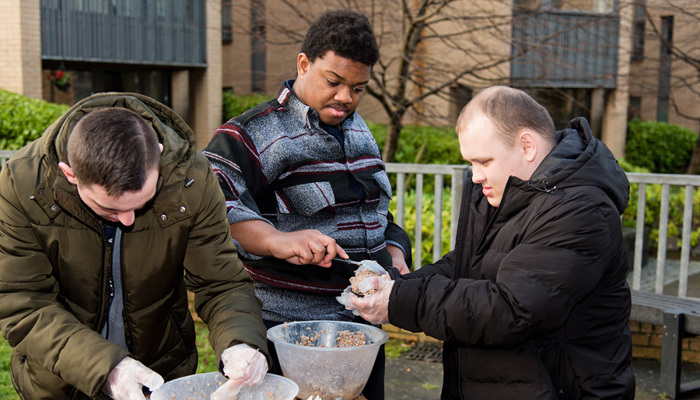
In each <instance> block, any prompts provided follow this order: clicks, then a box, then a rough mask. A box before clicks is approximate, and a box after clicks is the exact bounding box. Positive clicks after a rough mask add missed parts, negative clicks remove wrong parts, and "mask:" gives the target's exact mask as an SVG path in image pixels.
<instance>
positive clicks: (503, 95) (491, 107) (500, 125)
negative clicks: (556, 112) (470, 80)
mask: <svg viewBox="0 0 700 400" xmlns="http://www.w3.org/2000/svg"><path fill="white" fill-rule="evenodd" d="M477 111H479V112H481V113H483V114H484V115H485V116H486V117H487V118H488V119H489V121H491V123H492V124H493V126H494V127H495V128H496V131H497V134H498V136H499V137H500V138H501V139H502V140H503V143H505V144H506V145H508V146H513V145H515V138H516V136H517V135H518V133H519V132H520V131H522V130H523V129H531V130H533V131H535V132H537V133H539V134H540V135H541V136H542V137H543V138H544V139H545V140H546V141H547V143H549V144H550V145H552V146H554V144H555V139H554V133H555V130H554V121H552V117H551V116H550V115H549V112H547V109H546V108H544V107H543V106H542V105H540V104H539V103H538V102H537V101H535V99H533V98H532V97H530V95H528V94H527V93H525V92H523V91H522V90H518V89H514V88H511V87H508V86H493V87H490V88H488V89H484V90H482V91H481V92H479V93H478V94H477V95H476V96H474V98H473V99H472V100H471V101H470V102H469V103H468V104H467V105H466V106H465V107H464V108H463V109H462V112H461V113H460V114H459V118H458V119H457V133H458V134H459V131H460V130H461V129H462V127H463V124H465V123H467V122H468V121H469V119H470V118H471V117H472V116H474V113H475V112H477Z"/></svg>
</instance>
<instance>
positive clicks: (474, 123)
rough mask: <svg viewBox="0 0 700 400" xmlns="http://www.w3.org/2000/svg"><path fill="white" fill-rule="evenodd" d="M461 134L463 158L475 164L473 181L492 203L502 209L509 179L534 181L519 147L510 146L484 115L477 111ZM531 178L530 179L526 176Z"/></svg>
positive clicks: (460, 141) (460, 144) (460, 145)
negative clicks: (513, 177)
mask: <svg viewBox="0 0 700 400" xmlns="http://www.w3.org/2000/svg"><path fill="white" fill-rule="evenodd" d="M465 122H466V123H465V124H464V126H462V130H461V132H460V134H459V148H460V151H461V152H462V157H464V159H465V160H467V161H469V162H470V163H471V164H472V173H473V176H472V181H473V182H474V183H475V184H481V185H482V187H483V193H484V196H486V197H487V199H488V202H489V204H491V205H492V206H494V207H498V206H499V205H500V204H501V199H502V197H503V191H504V190H505V188H506V183H507V182H508V178H509V177H510V176H511V175H512V176H516V177H518V178H521V179H529V178H530V173H531V172H530V168H531V166H530V165H528V163H527V161H526V158H525V155H524V154H523V152H522V151H520V150H519V147H518V146H514V147H509V146H507V145H506V144H505V143H504V142H503V139H501V138H500V137H499V136H497V134H496V128H495V127H494V126H493V124H492V123H491V121H490V120H489V119H488V118H487V117H486V116H485V115H483V114H482V113H480V112H475V115H473V116H472V117H471V118H469V119H468V120H467V121H465ZM525 175H527V176H525Z"/></svg>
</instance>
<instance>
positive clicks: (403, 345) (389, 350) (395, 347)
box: [384, 339, 416, 359]
mask: <svg viewBox="0 0 700 400" xmlns="http://www.w3.org/2000/svg"><path fill="white" fill-rule="evenodd" d="M414 347H416V342H406V341H405V340H399V339H389V340H388V341H387V342H386V344H385V345H384V354H386V358H387V359H391V358H399V357H401V355H402V354H403V353H405V352H407V351H409V350H411V349H413V348H414Z"/></svg>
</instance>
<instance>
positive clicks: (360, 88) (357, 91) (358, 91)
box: [353, 86, 365, 93]
mask: <svg viewBox="0 0 700 400" xmlns="http://www.w3.org/2000/svg"><path fill="white" fill-rule="evenodd" d="M353 90H354V91H355V92H356V93H362V92H364V91H365V88H364V86H363V87H357V86H355V87H354V88H353Z"/></svg>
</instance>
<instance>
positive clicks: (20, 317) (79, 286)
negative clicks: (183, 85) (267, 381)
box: [0, 93, 267, 400]
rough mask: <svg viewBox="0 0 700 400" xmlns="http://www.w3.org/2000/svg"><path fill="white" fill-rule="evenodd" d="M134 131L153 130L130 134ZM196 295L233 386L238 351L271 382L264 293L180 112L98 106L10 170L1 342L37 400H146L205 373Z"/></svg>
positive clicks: (109, 103)
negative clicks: (144, 390) (243, 259)
mask: <svg viewBox="0 0 700 400" xmlns="http://www.w3.org/2000/svg"><path fill="white" fill-rule="evenodd" d="M104 109H108V110H110V111H109V112H104ZM113 110H117V111H114V112H112V111H113ZM125 110H131V111H133V112H131V111H125ZM93 113H94V115H93ZM134 113H135V114H134ZM103 114H104V116H103ZM127 114H133V115H136V118H133V115H127ZM90 115H93V117H94V116H97V115H100V117H99V118H97V117H95V118H88V116H90ZM123 116H125V117H124V118H122V117H123ZM139 116H140V117H139ZM110 118H111V119H110ZM127 120H128V121H127ZM88 121H89V123H88ZM125 121H126V122H125ZM139 121H140V122H139ZM79 122H80V124H79ZM83 122H84V123H83ZM144 122H145V123H144ZM90 124H91V125H90ZM130 124H131V125H130ZM139 124H141V125H139ZM122 125H123V126H122ZM76 126H78V128H76ZM132 126H136V127H135V128H133V130H135V131H139V132H141V131H143V132H151V133H143V134H142V135H141V134H140V133H139V134H136V135H135V136H134V137H126V138H124V137H122V136H124V135H123V134H124V132H127V131H129V132H130V131H131V130H132ZM88 127H89V128H90V129H88ZM74 132H81V133H80V134H78V133H74ZM85 132H88V133H85ZM104 132H109V133H108V134H105V133H104ZM153 132H155V135H153ZM71 135H74V137H76V138H77V137H81V138H82V139H80V141H79V140H78V139H72V140H71V142H70V143H69V140H68V139H69V137H71ZM81 135H82V136H81ZM90 135H92V136H90ZM100 135H101V136H100ZM140 135H141V136H140ZM149 135H150V136H149ZM127 136H128V135H127ZM149 138H150V139H149ZM149 140H150V142H149ZM76 143H83V144H82V146H84V148H80V146H79V145H78V144H76ZM91 146H92V147H91ZM153 149H155V150H153ZM79 153H83V154H89V156H88V157H84V160H82V161H80V162H78V161H76V157H78V154H79ZM106 160H107V161H106ZM107 162H109V163H107ZM120 164H121V166H120ZM134 165H137V166H138V167H134ZM79 169H80V171H79ZM125 171H126V172H125ZM85 176H90V178H84V177H85ZM120 180H121V181H125V182H127V184H126V185H121V186H119V185H120V184H119V183H118V182H120ZM114 182H117V184H115V183H114ZM129 182H132V183H131V186H129ZM133 182H136V183H135V184H134V183H133ZM187 289H189V290H191V291H192V292H194V295H195V309H196V311H197V313H198V314H199V316H200V317H201V319H202V320H204V321H205V322H206V323H207V325H208V326H209V330H210V337H209V339H210V342H211V345H212V347H213V348H214V350H215V351H216V354H217V361H218V360H221V362H219V366H220V368H222V369H223V370H224V371H225V372H226V373H227V374H228V375H229V376H231V373H230V372H229V371H232V369H231V368H229V369H228V370H227V365H226V364H227V360H229V361H228V362H229V367H230V366H231V365H232V364H235V363H236V362H237V361H235V362H234V361H230V360H231V359H232V358H231V357H230V354H231V352H232V349H233V353H234V355H235V357H236V358H240V357H241V355H243V357H244V361H246V363H245V364H244V365H243V367H242V368H241V370H240V371H237V372H239V373H237V374H234V375H236V376H237V377H238V378H241V377H244V378H246V379H248V378H250V380H249V381H248V382H247V384H250V383H256V382H257V381H259V380H261V371H262V375H263V376H264V372H265V371H266V369H267V360H266V356H267V342H266V338H265V327H264V325H263V323H262V319H261V308H260V303H259V301H258V300H257V298H256V297H255V295H254V292H253V282H252V280H251V278H250V276H249V275H248V274H247V272H245V270H244V269H242V268H241V266H240V264H239V263H238V258H237V253H236V249H235V246H234V243H233V242H232V241H231V239H230V234H229V225H228V222H227V220H226V209H225V203H224V197H223V195H222V193H221V190H220V188H219V184H218V182H217V180H216V177H215V176H214V174H213V173H212V170H211V168H210V166H209V163H208V161H207V159H206V158H205V157H203V156H202V155H201V154H200V153H199V152H198V151H197V150H196V144H195V140H194V134H193V133H192V131H191V129H190V128H189V127H188V126H187V124H185V122H184V121H183V120H182V119H181V118H180V117H179V116H177V114H175V113H174V112H173V111H172V110H170V109H169V108H167V107H165V106H163V105H162V104H160V103H158V102H156V101H154V100H152V99H150V98H148V97H145V96H141V95H137V94H118V93H106V94H98V95H94V96H92V97H90V98H88V99H85V100H83V101H81V102H79V103H78V104H76V105H75V106H73V107H72V108H71V109H70V110H69V111H68V112H67V113H66V114H65V115H63V116H62V117H61V118H59V119H58V120H57V121H56V122H55V123H54V124H53V125H51V126H50V127H49V128H48V129H47V131H46V132H45V133H44V135H43V136H42V138H40V139H39V140H37V141H35V142H33V143H31V144H29V145H27V146H26V147H24V148H23V149H21V150H20V151H18V152H17V153H16V154H15V155H14V156H13V157H12V158H11V159H10V160H9V161H8V162H7V164H6V165H5V166H4V167H3V168H2V172H1V173H0V331H2V335H3V336H4V337H5V339H7V341H8V342H9V343H10V345H11V346H12V347H13V348H14V351H13V354H12V361H11V371H12V381H13V383H14V386H15V389H16V390H17V392H18V393H19V395H20V397H22V398H23V399H32V400H36V399H80V398H88V397H90V398H100V397H105V395H109V396H111V397H112V398H116V399H121V398H139V397H143V396H142V394H141V387H142V385H145V386H149V387H150V388H151V389H155V388H157V387H158V386H159V385H160V384H162V381H163V380H162V379H160V377H161V376H162V378H164V379H165V380H166V381H167V380H170V379H173V378H177V377H181V376H184V375H188V374H192V373H194V372H195V369H196V365H197V350H196V346H195V335H194V324H193V320H192V317H191V315H190V313H189V310H188V301H187V294H186V290H187ZM241 346H242V347H241ZM241 349H242V350H241ZM227 352H229V357H228V358H227V356H226V354H227ZM222 353H223V356H222ZM263 355H264V356H263ZM253 367H255V368H257V370H256V371H251V368H253ZM234 369H235V368H234ZM234 380H235V379H231V380H230V381H229V382H232V381H234ZM254 381H256V382H254ZM238 383H240V382H238ZM238 383H237V384H238Z"/></svg>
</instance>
